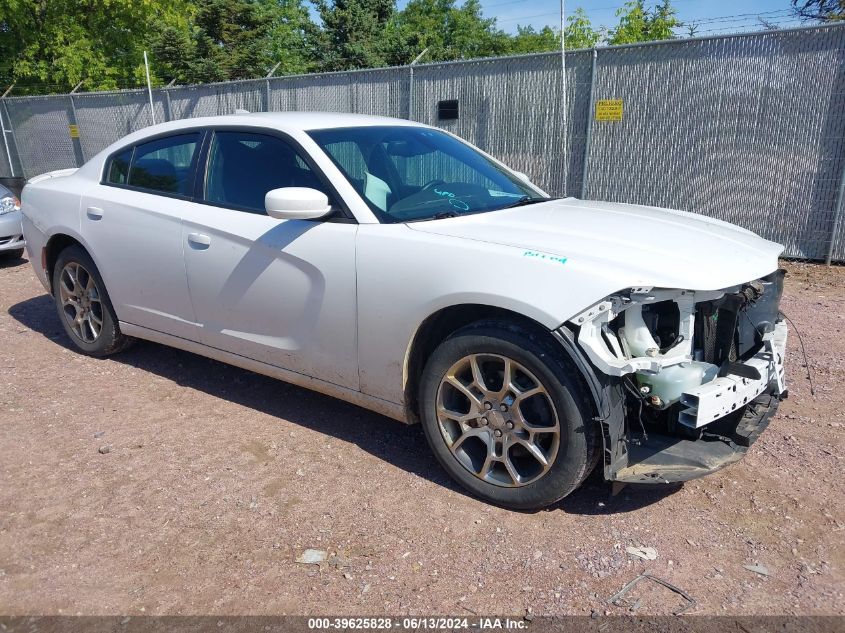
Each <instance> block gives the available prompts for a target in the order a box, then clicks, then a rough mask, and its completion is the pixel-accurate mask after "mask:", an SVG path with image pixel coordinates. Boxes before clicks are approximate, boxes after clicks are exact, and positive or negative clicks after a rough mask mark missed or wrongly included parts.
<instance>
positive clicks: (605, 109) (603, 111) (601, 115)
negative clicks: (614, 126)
mask: <svg viewBox="0 0 845 633" xmlns="http://www.w3.org/2000/svg"><path fill="white" fill-rule="evenodd" d="M621 120H622V99H600V100H598V101H596V121H621Z"/></svg>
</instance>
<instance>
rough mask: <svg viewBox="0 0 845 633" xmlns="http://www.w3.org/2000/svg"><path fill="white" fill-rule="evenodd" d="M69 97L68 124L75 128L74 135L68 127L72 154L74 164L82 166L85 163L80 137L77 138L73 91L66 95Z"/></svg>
mask: <svg viewBox="0 0 845 633" xmlns="http://www.w3.org/2000/svg"><path fill="white" fill-rule="evenodd" d="M68 98H69V99H70V124H71V125H72V126H73V128H74V129H76V136H74V135H73V134H72V133H71V131H70V129H68V134H70V141H71V143H72V144H73V154H74V156H75V157H76V166H77V167H82V165H84V164H85V152H84V151H83V150H82V139H80V138H79V123H78V122H77V119H76V104H75V103H74V102H73V93H71V94H69V95H68Z"/></svg>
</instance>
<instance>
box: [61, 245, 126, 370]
mask: <svg viewBox="0 0 845 633" xmlns="http://www.w3.org/2000/svg"><path fill="white" fill-rule="evenodd" d="M53 298H54V299H55V301H56V308H57V310H58V313H59V320H61V322H62V326H63V327H64V329H65V332H67V335H68V336H69V337H70V339H71V340H72V341H73V343H74V345H76V347H77V348H78V349H79V350H80V351H82V352H84V353H86V354H89V355H91V356H108V355H110V354H114V353H116V352H119V351H121V350H123V349H125V348H126V347H127V346H128V345H129V344H130V343H131V342H132V339H131V338H129V337H128V336H125V335H124V334H122V333H121V331H120V327H119V326H118V322H117V317H116V316H115V314H114V309H113V308H112V305H111V301H110V300H109V295H108V293H107V292H106V287H105V284H104V283H103V279H102V277H101V276H100V271H99V270H97V266H96V265H95V264H94V261H93V260H92V259H91V256H90V255H88V253H86V252H85V250H84V249H83V248H82V247H80V246H68V247H67V248H66V249H64V250H63V251H62V252H61V253H59V257H58V259H57V260H56V265H55V267H54V269H53Z"/></svg>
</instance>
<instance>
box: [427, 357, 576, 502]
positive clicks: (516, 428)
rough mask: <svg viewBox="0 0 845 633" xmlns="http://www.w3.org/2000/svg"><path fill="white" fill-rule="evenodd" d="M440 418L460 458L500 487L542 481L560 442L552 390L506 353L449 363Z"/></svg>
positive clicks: (439, 405)
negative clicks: (504, 354)
mask: <svg viewBox="0 0 845 633" xmlns="http://www.w3.org/2000/svg"><path fill="white" fill-rule="evenodd" d="M437 421H438V426H439V427H440V433H441V435H442V436H443V439H444V441H445V442H446V445H447V446H448V448H449V450H450V451H451V453H452V455H453V456H454V457H455V459H457V460H458V462H460V463H461V465H462V466H463V467H464V468H466V469H467V470H468V471H469V472H471V473H472V474H473V475H475V476H476V477H478V478H479V479H481V480H483V481H486V482H488V483H491V484H494V485H497V486H503V487H509V488H513V487H519V486H524V485H527V484H530V483H532V482H534V481H536V480H537V479H539V478H540V477H542V476H543V475H545V474H546V473H547V472H548V471H549V470H550V469H551V467H552V465H553V464H554V462H555V459H556V458H557V454H558V449H559V447H560V421H559V419H558V415H557V411H556V410H555V406H554V403H553V402H552V399H551V397H550V396H549V393H548V391H547V390H546V388H545V387H544V386H543V384H542V383H541V382H540V381H539V380H538V379H537V377H536V376H534V374H532V373H531V372H530V371H529V370H528V369H526V368H525V367H524V366H522V365H521V364H519V363H517V362H516V361H515V360H513V359H511V358H508V357H506V356H502V355H500V354H471V355H468V356H465V357H463V358H461V359H460V360H459V361H458V362H456V363H455V364H454V365H452V367H450V368H449V370H448V371H447V372H446V374H445V375H444V376H443V378H442V379H441V381H440V386H439V387H438V390H437Z"/></svg>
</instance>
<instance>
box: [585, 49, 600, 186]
mask: <svg viewBox="0 0 845 633" xmlns="http://www.w3.org/2000/svg"><path fill="white" fill-rule="evenodd" d="M598 57H599V52H598V49H595V48H594V49H593V66H592V69H591V70H590V106H589V109H588V110H587V136H586V138H585V139H584V167H583V169H582V171H581V200H586V199H587V175H588V174H589V173H590V143H591V141H592V139H593V119H595V109H596V66H597V63H596V62H597V61H598Z"/></svg>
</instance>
